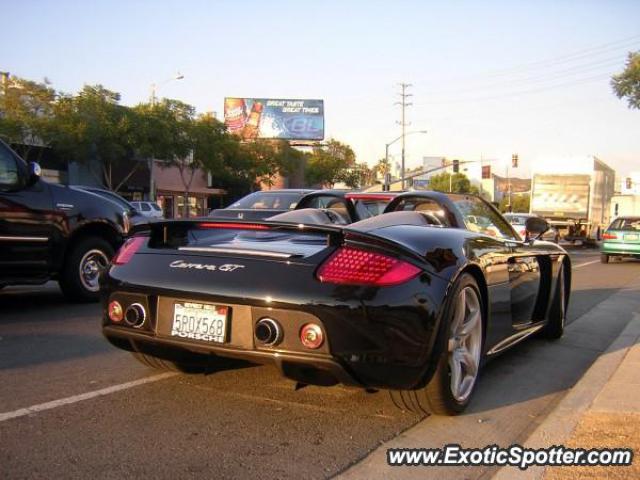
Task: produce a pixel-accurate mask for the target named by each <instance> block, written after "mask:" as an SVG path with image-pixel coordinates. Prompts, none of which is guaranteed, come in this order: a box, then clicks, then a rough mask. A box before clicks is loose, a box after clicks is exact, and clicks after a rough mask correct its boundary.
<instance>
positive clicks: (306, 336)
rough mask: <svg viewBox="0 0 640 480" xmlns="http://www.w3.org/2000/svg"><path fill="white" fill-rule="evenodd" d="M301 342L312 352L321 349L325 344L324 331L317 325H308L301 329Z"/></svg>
mask: <svg viewBox="0 0 640 480" xmlns="http://www.w3.org/2000/svg"><path fill="white" fill-rule="evenodd" d="M300 341H301V342H302V344H303V345H304V346H305V347H307V348H311V349H312V350H315V349H316V348H320V347H321V346H322V343H323V342H324V334H323V333H322V329H321V328H320V326H319V325H316V324H315V323H307V324H306V325H305V326H303V327H302V328H301V329H300Z"/></svg>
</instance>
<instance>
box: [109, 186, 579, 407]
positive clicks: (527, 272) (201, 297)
mask: <svg viewBox="0 0 640 480" xmlns="http://www.w3.org/2000/svg"><path fill="white" fill-rule="evenodd" d="M322 211H323V210H322V209H313V208H305V209H301V210H293V211H289V212H286V213H282V214H280V215H278V217H277V219H270V220H266V221H259V220H237V219H235V220H229V219H224V220H215V219H210V218H207V219H190V220H180V221H162V222H157V223H151V224H150V225H148V226H146V230H145V229H143V228H140V227H138V228H136V233H135V235H134V236H133V237H132V238H131V239H129V240H128V241H127V243H126V244H125V245H124V246H123V247H122V248H121V249H120V251H119V253H118V254H117V256H116V257H115V258H114V261H113V264H112V266H111V268H110V269H109V271H108V272H106V274H105V275H103V276H102V277H101V278H102V287H103V288H102V302H103V307H104V308H103V312H104V314H103V315H104V316H103V319H102V321H103V333H104V335H105V337H106V338H107V339H108V340H109V341H110V342H111V343H112V344H113V345H114V346H116V347H118V348H121V349H124V350H128V351H130V352H131V353H132V354H133V356H134V357H135V358H136V359H137V360H138V361H140V362H142V363H143V364H145V365H147V366H150V367H154V368H158V369H169V370H178V371H182V372H190V373H196V372H204V371H206V369H207V368H208V367H209V366H210V365H211V362H213V363H215V362H216V361H218V360H217V359H218V358H219V357H233V358H240V359H245V360H249V361H253V362H257V363H271V364H273V365H275V366H276V367H277V368H278V369H279V370H280V371H281V373H282V374H283V375H284V376H286V377H288V378H290V379H292V380H294V381H297V382H300V383H303V384H316V385H333V384H336V383H343V384H347V385H352V386H357V387H360V388H383V389H388V390H389V391H390V392H391V396H392V398H393V399H394V401H395V402H396V404H397V405H399V406H401V408H405V409H411V410H415V411H419V412H430V413H437V414H456V413H459V412H461V411H462V410H464V408H465V407H466V406H467V405H468V404H469V401H470V399H471V395H472V393H473V391H474V389H475V386H476V380H477V378H478V373H479V371H480V368H481V367H482V364H483V362H484V360H485V359H488V358H491V357H493V356H495V355H497V354H499V353H500V352H502V351H504V350H506V349H507V348H509V347H511V346H513V345H515V344H517V343H519V342H520V341H522V340H523V339H525V338H527V337H529V336H530V335H532V334H534V333H540V334H542V335H543V336H546V337H549V338H558V337H560V336H561V335H562V334H563V330H564V322H565V312H566V308H567V304H568V301H569V293H570V286H571V263H570V260H569V256H568V254H567V252H566V251H565V250H564V249H562V248H561V247H560V246H558V245H554V244H552V243H549V242H540V241H537V238H534V237H538V236H539V235H541V234H542V233H543V232H544V231H545V230H546V229H547V228H548V224H547V222H546V221H545V220H543V219H540V218H537V217H532V218H529V219H528V220H527V228H528V230H529V232H530V233H531V237H530V239H529V240H528V241H523V240H521V239H520V238H519V236H518V234H517V233H516V232H515V231H514V230H513V228H512V227H511V225H510V224H509V223H508V222H507V221H506V220H505V219H504V217H502V215H501V214H500V213H499V212H498V210H496V209H495V208H494V207H493V206H491V205H490V204H488V203H487V202H485V201H484V200H483V199H481V198H479V197H476V196H472V195H463V194H443V193H438V192H406V193H403V194H400V195H398V196H396V197H395V198H394V199H393V200H391V201H390V202H389V204H388V205H387V206H386V208H385V212H384V213H383V214H381V215H377V216H373V217H370V218H367V219H365V220H361V221H358V222H355V223H352V224H349V225H336V224H332V223H329V222H327V223H326V224H318V223H317V222H316V220H317V217H316V215H314V213H318V212H322ZM470 216H476V217H482V218H485V219H487V220H488V222H489V225H488V226H487V228H486V231H472V230H470V229H469V228H468V225H469V224H470V221H469V220H468V218H469V217H470ZM305 217H307V218H308V221H305ZM329 220H330V219H329ZM489 227H490V228H489ZM505 302H506V304H505Z"/></svg>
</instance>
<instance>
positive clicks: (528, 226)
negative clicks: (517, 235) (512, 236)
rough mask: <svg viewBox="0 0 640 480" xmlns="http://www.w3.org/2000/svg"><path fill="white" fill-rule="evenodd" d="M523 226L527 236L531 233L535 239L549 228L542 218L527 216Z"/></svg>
mask: <svg viewBox="0 0 640 480" xmlns="http://www.w3.org/2000/svg"><path fill="white" fill-rule="evenodd" d="M524 228H525V230H526V231H527V237H529V235H531V236H532V237H533V239H534V240H537V239H538V238H540V237H541V236H542V235H543V234H544V232H546V231H547V230H549V223H548V222H547V221H546V220H545V219H544V218H540V217H529V218H527V221H526V222H525V224H524Z"/></svg>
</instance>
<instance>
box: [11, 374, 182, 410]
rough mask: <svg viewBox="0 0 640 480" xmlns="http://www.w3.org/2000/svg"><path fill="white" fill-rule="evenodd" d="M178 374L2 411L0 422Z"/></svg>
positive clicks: (154, 377) (157, 376) (145, 379)
mask: <svg viewBox="0 0 640 480" xmlns="http://www.w3.org/2000/svg"><path fill="white" fill-rule="evenodd" d="M176 375H178V373H174V372H167V373H161V374H160V375H154V376H153V377H146V378H141V379H140V380H134V381H132V382H126V383H121V384H119V385H112V386H111V387H106V388H102V389H100V390H94V391H93V392H87V393H81V394H80V395H73V396H72V397H67V398H60V399H58V400H52V401H51V402H46V403H40V404H38V405H32V406H30V407H27V408H19V409H18V410H14V411H13V412H5V413H0V422H5V421H7V420H11V419H12V418H18V417H24V416H25V415H32V414H34V413H38V412H43V411H45V410H51V409H53V408H58V407H62V406H64V405H70V404H72V403H78V402H82V401H84V400H90V399H92V398H96V397H103V396H105V395H110V394H112V393H116V392H121V391H122V390H127V389H129V388H133V387H138V386H140V385H145V384H147V383H153V382H158V381H160V380H164V379H165V378H171V377H175V376H176Z"/></svg>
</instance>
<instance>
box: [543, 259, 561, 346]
mask: <svg viewBox="0 0 640 480" xmlns="http://www.w3.org/2000/svg"><path fill="white" fill-rule="evenodd" d="M564 268H565V265H564V264H561V265H560V270H559V271H558V280H557V281H556V288H555V292H554V295H553V300H552V303H551V307H550V308H549V317H548V319H547V323H546V324H545V326H544V327H542V330H540V334H541V335H542V336H543V337H544V338H548V339H551V340H555V339H558V338H560V337H562V335H563V334H564V325H565V322H566V318H567V303H568V302H567V285H566V283H565V271H564Z"/></svg>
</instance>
